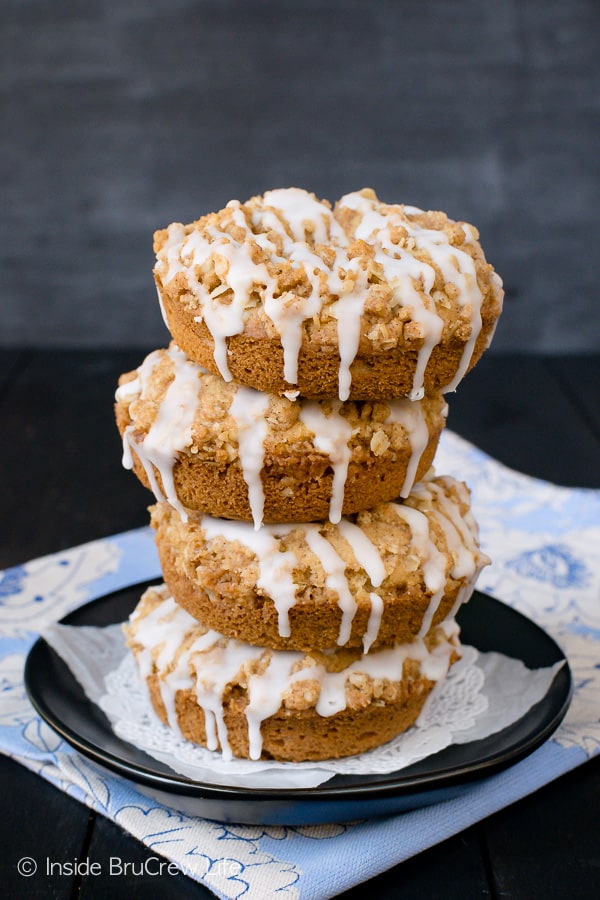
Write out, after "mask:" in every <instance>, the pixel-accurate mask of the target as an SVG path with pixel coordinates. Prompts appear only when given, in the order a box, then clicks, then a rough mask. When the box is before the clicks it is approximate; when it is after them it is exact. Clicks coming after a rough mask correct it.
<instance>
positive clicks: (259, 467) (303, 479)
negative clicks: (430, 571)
mask: <svg viewBox="0 0 600 900" xmlns="http://www.w3.org/2000/svg"><path fill="white" fill-rule="evenodd" d="M119 384H120V386H119V388H118V390H117V393H116V418H117V424H118V427H119V431H120V433H121V436H122V438H123V447H124V462H125V465H126V466H128V467H133V470H134V472H135V473H136V475H137V476H138V477H139V478H140V480H141V481H142V482H143V483H144V484H145V485H146V487H149V488H151V489H153V490H154V493H155V495H156V497H157V499H159V500H161V499H163V498H167V499H168V501H169V502H170V503H171V504H172V505H173V506H175V508H176V509H178V510H179V511H180V512H182V513H183V514H184V515H185V514H187V512H189V511H201V512H205V513H208V514H209V515H212V516H216V517H224V518H231V519H242V520H247V521H250V520H253V521H254V523H255V525H256V526H259V525H260V524H261V523H262V522H263V521H265V522H310V521H315V520H319V519H325V518H327V517H329V518H330V519H331V521H334V522H336V521H339V519H340V517H341V515H342V514H344V515H349V514H351V513H355V512H358V511H359V510H361V509H364V508H365V507H368V506H372V505H374V504H377V503H381V502H384V501H386V500H391V499H393V498H396V497H404V496H407V495H408V493H409V492H410V489H411V488H412V486H413V484H414V482H415V480H418V479H420V478H422V477H423V476H424V475H425V473H426V472H427V470H428V469H429V468H430V466H431V463H432V461H433V456H434V454H435V450H436V447H437V444H438V439H439V436H440V433H441V431H442V428H443V426H444V423H445V416H446V409H447V406H446V402H445V400H444V398H443V397H442V395H441V393H439V392H436V393H433V394H431V395H427V396H426V397H424V398H423V399H422V400H418V401H410V400H406V399H400V400H391V401H387V402H368V401H356V402H352V401H346V402H345V403H342V402H341V401H339V400H319V401H318V400H296V401H291V400H288V399H287V398H285V397H278V396H275V395H268V394H262V393H260V392H258V391H255V390H253V389H252V388H247V387H242V386H240V385H237V384H236V383H235V382H224V381H223V380H222V379H221V378H219V376H217V375H213V374H212V373H209V372H206V371H205V370H204V369H202V368H201V367H200V366H198V365H197V364H196V363H193V362H191V361H189V360H188V359H187V358H186V357H185V355H184V354H183V353H182V351H181V350H179V349H178V348H177V347H176V346H175V345H174V344H171V346H170V347H169V348H168V349H167V350H156V351H154V352H153V353H151V354H150V355H149V356H148V357H147V358H146V359H145V361H144V362H143V363H142V365H141V366H140V367H139V368H138V369H137V370H136V371H134V372H129V373H127V374H125V375H123V376H121V379H120V381H119Z"/></svg>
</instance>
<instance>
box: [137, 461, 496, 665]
mask: <svg viewBox="0 0 600 900" xmlns="http://www.w3.org/2000/svg"><path fill="white" fill-rule="evenodd" d="M151 524H152V526H153V527H154V529H155V532H156V534H155V537H156V544H157V548H158V554H159V559H160V564H161V570H162V573H163V578H164V580H165V582H166V583H167V585H168V587H169V590H170V592H171V593H172V595H173V597H174V598H175V599H176V600H177V602H178V603H179V604H180V605H181V606H182V607H183V608H184V609H185V610H186V611H187V612H189V613H190V615H192V616H194V618H196V619H198V621H200V622H202V623H203V624H204V625H206V626H207V627H209V628H214V629H215V630H216V631H219V632H220V633H222V634H224V635H226V636H227V637H232V638H236V639H237V640H240V641H243V642H246V643H249V644H254V645H257V646H262V647H270V648H274V649H293V650H303V651H311V650H324V649H330V648H335V647H346V648H362V650H364V652H367V651H368V650H369V649H370V648H371V647H378V646H381V645H384V644H394V643H407V642H409V641H412V640H414V639H415V637H424V636H425V635H427V634H428V633H429V631H430V630H431V628H432V627H433V626H435V625H437V624H439V623H440V622H442V621H444V620H446V619H448V618H453V617H454V616H455V614H456V610H457V609H458V607H459V606H460V604H461V603H463V602H465V601H466V600H467V599H468V598H469V597H470V595H471V593H472V591H473V587H474V584H475V580H476V578H477V575H478V574H479V571H480V569H481V568H482V566H484V565H485V564H487V563H488V562H489V560H488V559H487V557H486V556H485V555H484V554H483V553H482V552H481V551H480V550H479V545H478V529H477V525H476V523H475V520H474V518H473V516H472V514H471V512H470V507H469V492H468V489H467V488H466V486H465V485H464V484H463V483H462V482H458V481H456V480H454V479H452V478H449V477H443V478H442V477H440V478H434V477H430V478H428V479H426V480H424V481H422V482H420V483H419V484H417V485H416V486H415V487H414V488H413V491H412V493H411V494H410V496H409V497H408V498H407V499H406V500H405V501H404V503H384V504H380V505H378V506H376V507H374V508H373V509H370V510H367V511H363V512H360V513H358V514H357V515H356V516H353V517H350V518H348V517H344V518H342V519H341V521H340V522H339V523H337V524H335V525H334V524H332V523H331V522H326V523H312V524H293V523H288V524H279V525H263V527H262V528H260V529H259V530H255V529H253V528H252V526H251V525H250V524H248V523H240V522H231V521H225V520H222V519H214V518H212V517H210V516H200V517H198V518H192V517H189V518H188V519H187V521H184V520H183V519H182V518H181V516H180V515H179V513H178V512H177V511H176V510H175V509H173V507H171V506H170V505H168V504H166V503H161V504H157V505H155V506H154V507H152V508H151Z"/></svg>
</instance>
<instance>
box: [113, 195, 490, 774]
mask: <svg viewBox="0 0 600 900" xmlns="http://www.w3.org/2000/svg"><path fill="white" fill-rule="evenodd" d="M155 252H156V265H155V269H154V276H155V280H156V284H157V288H158V295H159V300H160V305H161V310H162V313H163V317H164V320H165V324H166V325H167V328H168V330H169V332H170V335H171V338H172V340H171V343H170V344H169V346H168V347H166V348H165V349H160V350H156V351H154V352H153V353H151V354H150V355H149V356H148V357H147V358H146V359H145V360H144V361H143V362H142V363H141V365H140V366H139V368H138V369H137V370H136V371H133V372H129V373H127V374H124V375H122V376H121V378H120V380H119V387H118V389H117V393H116V407H115V408H116V420H117V425H118V428H119V431H120V433H121V436H122V439H123V448H124V454H123V462H124V465H125V466H126V467H128V468H132V469H133V471H134V472H135V474H136V475H137V476H138V478H139V479H140V480H141V481H142V483H143V484H145V485H146V487H148V488H149V489H150V490H151V491H152V492H153V493H154V496H155V498H156V503H155V504H154V505H153V506H152V507H151V510H150V517H151V524H152V526H153V528H154V530H155V536H156V544H157V547H158V553H159V557H160V562H161V568H162V572H163V578H164V583H163V584H161V585H159V586H156V587H153V588H150V589H149V590H147V591H146V592H145V593H144V595H143V597H142V598H141V600H140V603H139V604H138V606H137V607H136V609H135V610H134V612H133V613H132V615H131V617H130V619H129V622H128V623H127V625H126V627H125V630H126V634H127V640H128V644H129V646H130V648H131V650H132V652H133V654H134V655H135V658H136V660H137V663H138V666H139V670H140V675H141V678H142V679H143V681H144V682H145V683H146V684H147V686H148V689H149V692H150V697H151V700H152V704H153V706H154V709H155V710H156V712H157V713H158V715H159V717H160V718H161V719H162V720H163V722H164V723H165V724H166V725H168V726H169V727H170V728H172V729H174V730H175V731H176V732H177V734H179V735H181V736H183V737H184V738H187V739H188V740H190V741H193V742H195V743H198V744H201V745H203V746H205V747H207V748H209V749H211V750H220V751H221V752H222V754H223V755H224V756H225V757H231V756H238V757H245V758H250V759H258V758H261V757H262V758H267V759H268V758H270V759H277V760H290V761H302V760H320V759H327V758H334V757H342V756H348V755H352V754H356V753H362V752H364V751H366V750H369V749H372V748H374V747H377V746H379V745H381V744H383V743H385V742H387V741H388V740H390V739H391V738H393V737H394V736H396V735H397V734H399V733H400V732H402V731H404V730H405V729H406V728H408V727H409V726H410V725H412V724H413V723H414V722H415V720H416V719H417V717H418V715H419V713H420V711H421V709H422V707H423V704H424V702H425V700H426V698H427V696H428V695H429V693H430V692H431V690H432V689H433V687H434V686H435V685H436V684H437V683H438V682H440V681H441V680H442V679H443V678H444V677H445V676H446V674H447V672H448V670H449V668H450V667H451V665H452V664H453V663H454V662H455V661H456V660H457V659H458V658H459V657H460V653H461V651H460V642H459V629H458V626H457V624H456V621H455V617H456V613H457V611H458V609H459V607H460V605H461V604H462V603H464V602H465V601H467V600H468V599H469V597H470V596H471V594H472V591H473V588H474V585H475V581H476V579H477V576H478V574H479V571H480V570H481V568H482V566H484V565H485V564H486V563H487V562H488V560H487V557H486V556H485V555H484V554H483V553H482V552H481V550H480V549H479V542H478V527H477V523H476V522H475V520H474V518H473V515H472V513H471V510H470V503H469V499H470V498H469V491H468V488H467V487H466V485H465V484H463V483H462V482H458V481H456V480H455V479H453V478H451V477H449V476H444V475H436V474H435V472H434V469H433V467H432V464H433V462H434V456H435V452H436V448H437V444H438V440H439V437H440V434H441V432H442V429H443V427H444V425H445V422H446V415H447V404H446V399H445V394H447V393H448V392H451V391H454V390H455V388H456V387H457V385H458V383H459V382H460V380H461V378H462V377H463V376H464V375H465V374H466V372H468V371H469V369H471V368H472V367H473V366H474V365H475V363H476V362H477V360H478V359H479V358H480V357H481V355H482V353H483V352H484V350H485V349H486V347H487V346H489V343H490V341H491V339H492V336H493V332H494V328H495V325H496V322H497V319H498V316H499V314H500V312H501V308H502V296H503V294H502V284H501V281H500V279H499V278H498V276H497V275H496V274H495V272H494V270H493V269H492V267H491V266H490V265H489V264H488V263H487V262H486V260H485V258H484V255H483V253H482V250H481V247H480V244H479V242H478V234H477V232H476V230H475V229H474V228H473V227H472V226H470V225H468V224H466V223H459V222H453V221H451V220H450V219H448V218H447V216H446V215H445V214H444V213H441V212H424V211H422V210H419V209H416V208H415V207H410V206H403V205H387V204H384V203H382V202H380V201H379V200H378V198H377V197H376V195H375V194H374V192H373V191H371V190H363V191H360V192H357V193H352V194H348V195H346V196H344V197H342V198H341V199H340V200H339V201H338V202H337V203H336V204H335V206H334V207H332V206H331V205H330V204H329V203H328V202H326V201H321V200H318V199H317V198H316V197H315V196H314V195H313V194H309V193H307V192H305V191H303V190H300V189H297V188H290V189H283V190H274V191H268V192H266V193H265V194H264V195H263V196H259V197H254V198H252V199H251V200H249V201H248V202H247V203H244V204H242V203H240V202H238V201H231V202H230V203H228V204H227V206H226V207H225V208H224V209H222V210H221V211H220V212H217V213H213V214H210V215H206V216H204V217H203V218H201V219H199V220H198V221H195V222H193V223H191V224H190V225H186V226H184V225H181V224H172V225H170V226H169V227H168V228H167V229H165V230H163V231H159V232H157V233H156V234H155Z"/></svg>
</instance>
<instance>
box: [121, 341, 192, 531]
mask: <svg viewBox="0 0 600 900" xmlns="http://www.w3.org/2000/svg"><path fill="white" fill-rule="evenodd" d="M168 353H169V357H170V359H171V361H172V363H173V376H174V377H173V380H172V381H171V383H170V385H169V387H168V388H167V391H166V393H165V395H164V397H163V399H162V402H161V403H160V405H159V407H158V410H157V413H156V417H155V419H154V421H153V423H152V425H151V426H150V428H149V429H148V432H147V433H146V435H145V436H144V437H143V439H142V440H141V441H138V440H137V439H136V436H135V425H134V424H132V425H128V426H127V428H126V429H125V431H124V434H123V465H124V467H125V468H127V469H131V468H132V467H133V456H132V454H133V453H135V454H136V456H137V457H138V459H139V461H140V463H141V464H142V466H143V467H144V470H145V472H146V475H147V476H148V481H149V482H150V487H151V489H152V491H153V493H154V496H155V497H156V498H157V500H159V501H162V500H165V499H166V501H167V502H168V503H170V504H171V506H173V507H174V508H175V509H176V510H177V511H178V512H179V513H180V515H181V516H182V518H183V519H184V520H186V519H187V512H186V510H185V508H184V507H183V505H182V504H181V502H180V501H179V498H178V496H177V491H176V488H175V482H174V480H173V465H174V463H175V459H176V456H177V453H178V452H180V451H182V450H184V449H185V448H186V447H189V446H190V444H191V443H192V425H193V422H194V416H195V413H196V408H197V404H198V387H199V383H198V372H199V369H198V366H196V365H195V364H194V363H192V362H189V360H188V359H187V358H186V357H185V355H184V354H183V353H182V351H181V350H179V349H178V348H177V347H175V346H174V345H171V347H170V348H169V351H168ZM159 360H160V352H159V351H155V352H154V353H151V354H150V356H148V357H147V358H146V360H144V363H143V364H142V365H141V366H140V367H139V369H138V370H137V377H136V378H135V379H134V380H133V381H131V382H128V383H127V384H125V385H123V386H122V387H119V388H118V389H117V392H116V394H115V397H116V400H117V402H121V401H123V402H126V401H127V399H128V398H129V399H131V396H132V393H133V392H135V393H138V394H139V396H140V397H142V398H143V397H144V396H145V395H146V390H147V385H148V382H149V379H150V377H151V374H152V372H153V370H154V368H155V366H156V365H157V364H158V362H159ZM154 468H156V469H157V470H158V472H159V473H160V477H161V481H162V485H163V490H162V491H161V489H160V487H159V486H158V482H157V480H156V477H155V473H154Z"/></svg>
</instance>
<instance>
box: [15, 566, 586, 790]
mask: <svg viewBox="0 0 600 900" xmlns="http://www.w3.org/2000/svg"><path fill="white" fill-rule="evenodd" d="M154 583H156V579H150V580H148V579H144V580H142V581H139V582H138V581H136V582H133V583H131V584H128V585H124V586H122V587H120V588H118V589H117V590H114V591H109V592H107V593H105V594H102V595H100V596H98V597H95V598H93V599H91V600H89V601H88V602H87V603H84V604H82V605H81V606H79V607H77V608H76V609H74V610H71V611H70V612H69V613H67V614H66V615H65V616H63V617H62V618H61V619H60V620H59V623H58V624H72V623H70V622H69V621H68V620H69V619H72V618H77V617H78V616H80V615H81V613H84V614H85V611H86V610H88V609H90V607H93V606H95V607H98V606H102V604H103V603H104V604H106V603H107V602H108V601H109V600H110V599H111V598H114V597H115V596H116V595H118V594H122V593H123V592H125V591H131V590H133V589H136V588H139V589H140V590H141V589H143V587H144V586H145V585H148V584H154ZM477 596H479V597H483V598H485V600H486V602H491V603H492V604H494V606H495V605H498V606H499V607H501V608H502V610H503V612H504V613H508V614H510V615H511V616H514V617H516V618H517V619H521V620H524V621H525V622H526V623H527V626H528V627H529V628H533V629H534V630H535V631H536V632H538V633H539V636H540V637H541V639H542V640H544V641H545V642H546V643H547V644H548V647H549V649H552V650H553V651H554V653H555V654H556V656H557V659H556V660H555V663H558V662H562V666H561V669H560V670H559V671H558V672H557V673H556V676H555V678H554V679H553V681H552V683H551V688H550V689H552V688H553V687H554V686H555V685H556V684H557V679H562V681H563V682H564V681H565V679H566V682H565V683H564V685H562V693H561V698H562V699H561V701H560V703H557V705H556V708H555V710H554V712H553V714H552V715H551V716H550V717H549V718H548V719H547V721H545V724H544V725H543V727H541V728H539V729H537V730H535V731H533V732H532V734H531V735H529V736H528V738H527V739H525V740H521V741H519V742H517V745H516V746H515V747H514V748H512V749H507V750H505V751H503V752H502V753H500V754H499V755H498V754H494V753H491V752H490V753H488V754H487V755H486V756H484V757H482V758H481V759H480V760H477V761H475V762H473V761H471V762H469V763H465V764H463V765H456V764H454V765H449V766H446V767H442V768H440V769H438V770H437V771H434V772H432V773H429V774H423V773H417V774H415V775H412V776H411V775H410V773H409V774H408V775H407V774H404V775H403V774H402V773H404V772H406V771H407V770H408V769H410V766H409V767H406V769H400V770H396V771H394V772H390V773H382V774H380V775H379V774H378V773H373V775H364V776H356V777H357V778H366V779H368V778H377V779H378V780H377V781H375V782H370V783H369V782H365V781H362V780H361V781H359V782H358V783H351V782H350V783H344V784H341V785H340V784H338V785H332V784H331V783H330V782H331V781H332V780H334V779H335V777H336V776H335V775H334V776H333V778H332V779H329V781H326V782H324V783H322V784H320V785H317V786H315V787H310V788H294V787H290V788H252V787H244V786H241V785H226V784H212V783H207V782H200V781H193V780H192V779H191V778H188V777H187V776H185V775H181V774H179V773H177V772H173V773H172V774H163V773H160V772H156V771H152V770H144V769H143V768H141V766H140V765H138V764H136V763H135V762H128V761H127V760H126V759H125V758H123V757H119V756H117V755H115V754H114V753H112V752H110V751H107V750H104V749H103V748H102V747H98V746H97V745H96V744H94V743H93V742H92V741H90V740H88V739H87V738H85V737H82V736H81V735H80V734H79V733H78V732H77V730H76V729H75V728H74V727H72V726H71V725H69V723H68V722H65V720H64V716H61V715H60V714H57V712H56V710H53V709H51V708H50V707H49V704H48V702H47V698H44V695H43V693H42V695H41V696H40V694H39V692H38V684H37V681H38V679H37V676H36V675H35V674H33V673H34V666H35V664H36V659H37V656H39V655H40V654H42V653H44V652H48V653H50V654H51V656H53V657H55V659H56V660H58V661H59V663H60V664H61V665H62V666H63V667H64V669H65V671H66V673H68V678H69V679H71V680H72V681H73V682H74V683H75V684H76V685H77V686H78V688H79V689H80V690H82V689H81V686H80V685H79V683H78V682H77V680H76V679H75V676H74V675H73V673H72V672H71V670H70V669H69V668H68V666H67V665H66V663H64V661H63V660H62V659H61V657H60V656H59V654H57V653H56V651H55V650H54V649H53V648H52V647H51V645H50V644H48V642H47V641H46V640H45V639H44V637H43V635H40V636H39V637H38V638H37V639H36V641H35V642H34V643H33V645H32V646H31V648H30V650H29V652H28V654H27V658H26V661H25V668H24V684H25V689H26V691H27V695H28V697H29V700H30V702H31V704H32V706H33V707H34V709H35V710H36V712H37V713H38V715H39V716H40V717H41V718H42V719H43V720H44V722H46V724H47V725H48V726H49V727H50V728H52V730H53V731H55V732H56V733H57V734H59V735H60V736H61V737H62V738H63V739H64V740H65V741H66V742H67V743H68V744H69V745H70V746H71V747H73V748H74V749H75V750H76V751H77V752H79V753H81V755H82V756H84V757H86V758H87V759H90V760H92V761H93V762H94V763H96V764H97V765H99V766H101V767H103V768H105V769H108V770H109V771H110V773H111V774H113V775H118V776H120V777H124V778H126V779H127V780H129V781H132V782H133V783H134V784H135V785H144V786H145V787H147V788H154V789H156V790H162V791H166V792H167V793H169V794H172V795H175V796H186V797H188V798H189V799H197V800H203V799H206V800H217V799H218V800H223V801H224V802H227V801H230V800H233V799H235V800H238V801H239V800H252V801H255V802H261V801H263V802H264V801H272V802H277V801H286V802H293V801H301V802H309V803H310V802H323V801H327V800H330V801H336V802H338V803H341V802H344V801H348V802H353V801H356V800H357V799H359V798H363V799H364V798H371V799H373V800H377V799H384V798H388V797H402V796H405V795H415V794H416V795H421V794H424V795H426V794H427V793H429V792H432V791H436V790H440V789H445V788H447V787H449V786H451V785H461V784H467V783H469V782H473V781H476V780H478V779H481V778H483V777H485V776H487V775H491V774H494V773H495V772H498V771H500V770H503V769H506V768H508V767H510V766H511V765H514V764H515V763H517V762H519V761H520V760H521V759H524V758H525V757H526V756H528V755H530V754H531V753H532V752H533V751H534V750H536V749H537V748H538V747H540V746H541V745H542V744H543V743H545V742H546V741H547V740H548V739H549V737H550V736H551V735H552V734H553V733H554V731H555V730H556V729H557V728H558V726H559V725H560V723H561V722H562V720H563V719H564V717H565V715H566V713H567V711H568V708H569V705H570V703H571V699H572V696H573V678H572V673H571V669H570V666H569V661H568V658H567V657H566V655H565V653H564V652H563V650H562V648H561V647H560V646H559V645H558V643H557V642H556V641H555V639H554V638H553V637H552V636H551V635H550V634H548V632H547V631H545V629H544V628H542V627H541V626H540V625H538V624H537V622H534V621H533V620H532V619H530V618H529V617H528V616H526V615H525V614H524V613H522V612H520V611H519V610H516V609H514V608H513V607H512V606H509V605H508V604H506V603H504V602H503V601H501V600H498V599H496V598H495V597H492V596H491V595H489V594H486V593H484V592H482V591H478V590H476V591H475V592H474V595H473V597H472V598H471V600H470V603H473V601H475V602H476V601H477ZM127 614H128V611H127V613H126V615H127ZM107 624H108V623H107ZM99 627H101V626H99ZM515 658H519V659H520V657H515ZM550 689H549V691H548V692H547V693H546V694H545V695H544V697H543V698H541V700H540V701H538V704H539V703H543V702H544V701H546V700H547V698H548V695H549V692H550ZM555 689H556V688H555ZM84 697H85V702H86V703H87V704H89V705H90V706H93V707H94V708H95V710H96V711H97V712H98V713H99V714H100V715H101V717H103V718H104V719H105V720H106V723H107V727H108V729H109V730H110V732H111V734H112V735H113V737H114V738H115V739H116V740H117V741H118V742H120V743H121V744H123V745H125V746H132V747H133V748H134V749H135V750H136V752H138V753H144V751H143V750H140V749H138V748H136V747H135V745H133V744H131V745H130V744H129V742H128V741H125V740H123V739H122V738H119V737H118V736H117V735H115V734H114V732H113V731H112V729H111V728H110V723H109V722H108V719H107V718H106V716H105V714H104V712H103V711H102V710H101V709H100V707H98V706H97V705H96V704H93V703H92V701H91V700H89V698H88V697H87V696H86V695H85V694H84ZM538 704H536V706H537V705H538ZM533 708H535V707H533ZM530 712H531V711H529V712H528V713H526V714H525V716H523V717H521V719H519V720H517V722H521V721H522V720H523V719H524V718H525V717H526V716H527V715H528V714H529V713H530ZM516 725H517V723H513V725H512V726H507V729H502V731H505V730H509V729H511V728H514V727H515V726H516ZM502 731H501V732H499V733H498V734H501V733H502ZM490 737H493V735H490ZM483 740H488V738H486V739H483ZM471 743H472V744H476V743H478V742H477V741H473V742H471ZM464 746H468V745H464ZM440 752H442V753H443V751H440ZM146 755H147V754H146ZM437 755H438V754H432V756H431V757H429V758H430V759H435V757H436V756H437ZM147 756H148V760H149V761H150V762H156V760H153V759H152V757H151V756H149V755H147ZM164 765H166V764H164ZM415 765H416V764H415Z"/></svg>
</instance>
